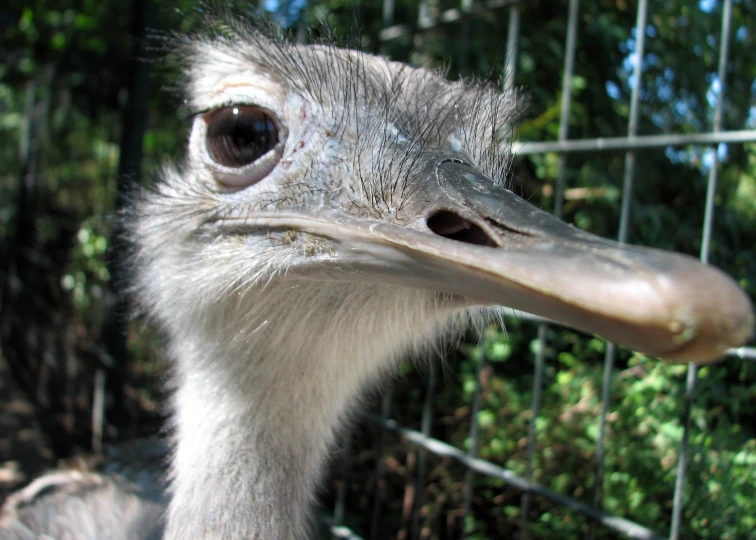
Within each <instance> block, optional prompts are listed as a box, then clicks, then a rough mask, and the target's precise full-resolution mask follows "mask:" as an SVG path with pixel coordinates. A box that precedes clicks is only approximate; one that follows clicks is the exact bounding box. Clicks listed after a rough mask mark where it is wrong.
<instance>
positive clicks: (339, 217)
mask: <svg viewBox="0 0 756 540" xmlns="http://www.w3.org/2000/svg"><path fill="white" fill-rule="evenodd" d="M186 49H187V50H186V51H185V53H186V56H185V58H186V67H187V74H188V77H187V80H186V83H187V102H188V104H189V106H190V107H191V108H192V109H193V110H194V111H195V114H194V120H193V126H192V129H191V135H190V139H189V144H188V151H187V157H186V160H185V162H184V163H183V164H182V165H180V166H167V167H166V168H165V169H164V170H163V171H162V179H161V182H160V183H159V184H158V185H157V187H156V188H155V189H154V190H152V191H150V192H149V193H147V194H145V196H144V197H143V198H142V200H141V201H140V202H139V203H138V204H137V206H136V211H135V212H136V215H137V219H136V220H135V223H134V224H133V226H132V228H131V231H132V234H133V237H134V238H135V242H136V245H137V247H138V249H137V254H136V258H135V266H136V267H137V268H138V269H139V270H138V286H139V295H140V298H141V300H142V302H143V303H144V304H145V306H146V308H147V309H148V310H149V311H150V312H151V313H152V314H153V315H154V316H155V318H156V319H157V320H158V321H159V323H160V324H161V325H162V326H163V327H164V328H165V330H166V333H167V335H168V337H169V343H170V352H171V355H172V356H173V358H174V360H175V365H176V370H175V386H176V395H175V400H174V406H175V416H174V424H175V433H176V442H177V449H176V452H175V457H174V461H173V477H174V478H173V499H172V502H171V506H170V510H169V515H168V523H167V535H168V536H169V537H172V538H199V537H221V538H230V537H245V538H249V537H253V538H292V537H294V538H300V537H305V531H306V521H307V513H308V510H307V509H308V506H309V505H310V502H311V498H312V493H313V490H314V486H315V485H316V483H317V479H318V476H319V474H320V470H321V469H322V467H323V462H324V459H325V458H326V457H327V452H328V449H329V447H330V445H331V443H332V440H333V434H334V431H335V430H336V429H337V428H338V426H339V425H340V423H341V421H342V420H343V419H344V416H345V415H346V413H347V408H348V405H349V403H350V402H351V401H352V400H353V399H354V398H355V397H356V396H357V395H358V394H359V390H360V389H361V388H362V387H363V386H364V385H365V384H367V383H369V382H370V381H371V380H374V379H376V377H377V375H380V374H381V373H383V372H386V371H388V370H389V369H390V368H391V367H392V365H393V364H394V362H395V361H396V359H397V358H399V357H400V356H401V355H402V354H404V353H406V352H407V351H408V350H411V349H418V348H422V347H425V346H426V345H428V344H429V343H433V342H434V340H435V339H436V338H437V337H438V336H439V335H441V334H447V333H448V332H449V331H453V330H455V329H459V328H463V327H464V326H465V324H466V323H467V322H468V321H469V320H471V319H472V320H481V319H483V320H485V317H487V316H489V315H490V314H495V313H496V310H495V308H493V307H492V306H494V305H496V304H504V305H507V306H510V307H513V308H517V309H522V310H526V311H529V312H532V313H536V314H539V315H542V316H545V317H548V318H551V319H554V320H557V321H560V322H562V323H565V324H567V325H569V326H572V327H575V328H578V329H581V330H584V331H588V332H595V333H598V334H600V335H602V336H604V337H606V338H609V339H611V340H615V341H618V342H620V343H622V344H625V345H628V346H630V347H633V348H636V349H638V350H641V351H644V352H646V353H649V354H651V355H656V356H662V357H666V358H670V359H682V360H693V361H707V360H712V359H714V358H716V357H717V356H719V355H721V354H722V352H723V351H724V350H725V349H726V348H727V347H730V346H734V345H738V344H740V343H741V342H743V341H744V340H745V339H747V337H748V336H749V335H750V332H751V329H752V325H753V317H752V315H751V307H750V304H749V301H748V300H747V298H746V296H745V295H744V294H743V293H742V292H741V291H740V289H739V288H738V287H737V285H736V284H735V283H734V282H733V281H732V280H731V279H730V278H728V277H727V276H725V275H724V274H722V273H720V272H719V271H717V270H715V269H713V268H710V267H706V266H703V265H701V264H699V263H698V262H697V261H695V260H694V259H691V258H689V257H685V256H680V255H674V254H669V253H664V252H661V251H657V250H651V249H641V248H637V247H630V246H620V245H618V244H616V243H613V242H610V241H607V240H604V239H601V238H597V237H595V236H592V235H589V234H586V233H584V232H581V231H579V230H577V229H575V228H573V227H571V226H568V225H566V224H564V223H562V222H560V221H559V220H557V219H555V218H553V217H552V216H550V215H548V214H546V213H544V212H542V211H540V210H538V209H536V208H534V207H532V206H531V205H529V204H528V203H526V202H525V201H523V200H522V199H520V198H518V197H517V196H515V195H514V194H513V193H512V192H511V191H509V190H508V189H507V178H508V176H507V175H508V170H509V168H508V167H509V163H510V159H511V155H510V139H511V137H512V133H513V129H514V126H515V123H516V121H517V118H518V116H519V115H520V113H521V112H522V110H523V100H522V99H521V98H520V97H519V96H518V95H517V94H516V93H515V92H513V91H506V92H503V93H501V92H498V91H497V90H495V89H494V88H492V87H490V86H487V85H485V84H467V83H463V82H448V81H446V80H444V79H443V78H442V77H441V76H440V75H439V74H437V73H433V72H431V71H428V70H425V69H415V68H410V67H408V66H406V65H403V64H399V63H395V62H390V61H388V60H386V59H384V58H378V57H375V56H370V55H367V54H363V53H360V52H355V51H347V50H341V49H336V48H332V47H329V46H300V45H294V44H289V43H285V42H284V41H282V40H280V39H278V38H274V37H270V36H268V35H264V34H263V33H260V32H258V31H256V30H245V29H238V28H236V29H233V30H229V29H226V31H225V32H224V33H223V35H220V36H214V37H212V38H203V39H196V40H193V41H192V42H191V43H190V44H189V45H187V46H186Z"/></svg>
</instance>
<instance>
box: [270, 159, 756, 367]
mask: <svg viewBox="0 0 756 540" xmlns="http://www.w3.org/2000/svg"><path fill="white" fill-rule="evenodd" d="M423 159H424V164H423V165H422V166H421V167H420V168H419V169H420V171H421V172H420V174H419V175H418V176H419V177H416V178H414V179H413V182H417V184H413V188H415V187H416V186H417V188H416V189H414V191H413V195H412V196H411V197H410V198H409V199H407V200H406V201H405V203H404V205H403V208H402V210H401V212H400V214H398V217H400V218H402V220H403V223H404V225H397V224H392V223H387V222H384V221H376V220H371V219H362V218H353V217H348V216H345V215H344V214H341V213H339V214H333V213H329V212H328V211H319V212H317V213H314V214H310V215H309V216H302V215H301V214H299V215H298V218H296V219H295V221H297V222H298V223H297V224H294V223H291V219H287V220H286V221H287V223H289V224H290V225H289V226H292V225H293V226H295V227H298V228H300V230H302V231H305V232H309V233H312V234H315V235H318V236H325V237H328V238H329V239H330V240H331V243H332V245H333V246H334V247H333V251H331V253H330V255H329V256H327V257H315V258H314V260H313V261H312V264H307V263H305V264H304V265H298V266H297V268H294V269H293V270H292V277H294V278H297V279H301V278H303V277H304V278H307V277H310V278H317V279H326V280H337V281H344V280H348V281H369V282H389V283H395V284H398V285H405V286H414V287H421V288H425V289H431V290H436V291H439V292H445V293H450V294H456V295H461V296H463V297H466V298H469V299H471V300H473V301H474V302H476V303H482V304H504V305H507V306H510V307H512V308H515V309H520V310H523V311H527V312H530V313H533V314H536V315H540V316H542V317H546V318H548V319H552V320H555V321H558V322H560V323H563V324H565V325H567V326H570V327H573V328H576V329H579V330H583V331H586V332H590V333H596V334H599V335H601V336H603V337H604V338H606V339H609V340H611V341H614V342H617V343H619V344H622V345H625V346H627V347H630V348H633V349H636V350H638V351H641V352H644V353H646V354H649V355H652V356H657V357H661V358H665V359H669V360H676V361H692V362H705V361H711V360H714V359H716V358H718V357H720V356H721V355H722V354H723V353H724V352H725V350H726V349H728V348H729V347H736V346H740V345H742V344H743V343H744V342H745V341H747V340H748V338H749V337H750V336H751V334H752V332H753V328H754V315H753V310H752V306H751V302H750V300H749V298H748V297H747V295H746V294H745V293H744V292H743V291H742V290H741V289H740V287H739V286H738V285H737V284H736V283H735V281H734V280H732V279H731V278H730V277H729V276H727V275H725V274H724V273H723V272H721V271H719V270H717V269H715V268H712V267H711V266H706V265H703V264H701V263H700V262H699V261H698V260H696V259H694V258H692V257H688V256H685V255H679V254H675V253H668V252H664V251H660V250H656V249H649V248H642V247H637V246H628V245H621V244H618V243H616V242H612V241H609V240H606V239H603V238H599V237H596V236H593V235H591V234H588V233H585V232H583V231H580V230H578V229H576V228H574V227H572V226H570V225H567V224H565V223H564V222H562V221H560V220H558V219H556V218H555V217H554V216H552V215H550V214H548V213H546V212H543V211H541V210H539V209H537V208H536V207H534V206H532V205H530V204H529V203H527V202H525V201H524V200H523V199H521V198H520V197H517V196H516V195H514V194H513V193H512V192H510V191H508V190H507V189H504V188H503V187H500V186H497V185H495V184H494V183H493V182H492V181H491V180H490V179H489V178H488V177H486V176H485V175H484V174H483V173H481V172H480V171H479V170H477V169H476V168H474V167H472V166H470V165H467V164H465V163H464V161H463V160H462V159H457V158H444V156H439V155H435V154H428V155H426V156H424V158H423ZM281 217H283V216H281V215H279V216H278V218H281ZM272 221H274V220H273V219H271V223H269V224H273V223H272ZM275 221H279V220H278V219H276V220H275ZM279 223H280V221H279Z"/></svg>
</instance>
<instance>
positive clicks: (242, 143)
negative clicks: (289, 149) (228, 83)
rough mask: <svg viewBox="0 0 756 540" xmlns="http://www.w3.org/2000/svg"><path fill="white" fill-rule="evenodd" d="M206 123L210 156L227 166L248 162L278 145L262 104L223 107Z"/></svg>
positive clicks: (274, 128) (270, 120) (276, 134)
mask: <svg viewBox="0 0 756 540" xmlns="http://www.w3.org/2000/svg"><path fill="white" fill-rule="evenodd" d="M207 123H208V125H207V149H208V151H209V152H210V156H211V157H212V158H213V159H214V160H215V161H216V162H217V163H219V164H220V165H225V166H226V167H242V166H244V165H249V164H250V163H252V162H254V161H256V160H258V159H259V158H260V157H261V156H262V155H263V154H265V153H267V152H268V151H269V150H271V149H272V148H273V147H275V146H276V144H278V130H277V129H276V125H275V123H274V122H273V120H272V118H271V116H270V113H269V112H267V111H266V110H264V109H261V108H259V107H239V106H235V107H224V108H223V109H219V110H217V111H216V112H214V113H213V114H212V116H210V118H209V119H208V121H207Z"/></svg>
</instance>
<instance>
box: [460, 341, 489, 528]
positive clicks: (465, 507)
mask: <svg viewBox="0 0 756 540" xmlns="http://www.w3.org/2000/svg"><path fill="white" fill-rule="evenodd" d="M487 346H488V341H487V339H486V334H485V332H484V333H483V335H482V336H481V338H480V340H479V341H478V361H477V363H476V366H475V393H474V394H473V403H472V410H471V411H470V448H469V449H468V450H467V455H468V456H470V457H471V458H476V457H478V432H479V429H478V428H479V426H478V413H480V399H481V395H482V394H483V383H482V381H481V373H482V372H483V366H485V364H486V347H487ZM474 476H475V471H473V470H472V469H470V468H468V469H467V472H466V473H465V487H464V495H463V500H462V530H461V533H460V538H462V539H464V538H465V536H466V535H467V527H466V523H467V516H468V514H469V513H470V508H471V506H472V497H473V486H472V483H473V478H474Z"/></svg>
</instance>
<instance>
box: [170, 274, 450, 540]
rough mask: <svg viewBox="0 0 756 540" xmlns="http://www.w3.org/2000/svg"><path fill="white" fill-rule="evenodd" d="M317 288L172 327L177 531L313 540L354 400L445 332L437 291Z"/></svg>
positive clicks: (177, 534) (173, 524)
mask: <svg viewBox="0 0 756 540" xmlns="http://www.w3.org/2000/svg"><path fill="white" fill-rule="evenodd" d="M318 285H319V287H320V289H319V290H317V292H316V293H308V292H307V291H301V290H300V291H298V292H299V294H298V295H297V296H296V297H295V298H297V301H296V302H294V301H292V300H291V299H290V298H288V299H287V297H285V296H282V297H281V298H279V299H278V300H279V303H278V304H276V303H273V304H271V303H270V301H271V299H270V298H268V299H266V302H265V305H266V306H270V305H274V306H276V305H279V306H281V309H277V310H276V309H274V310H272V313H266V317H257V318H255V317H249V316H248V317H245V318H241V317H240V314H241V313H242V311H238V312H235V311H232V313H231V316H228V314H227V313H226V316H225V317H224V316H221V315H220V314H219V316H218V317H208V316H204V317H201V318H199V321H200V322H197V323H188V324H184V325H182V326H181V327H180V328H179V327H176V328H175V329H174V332H172V333H173V334H174V335H173V344H174V346H173V356H174V357H175V358H177V360H178V373H177V375H178V388H177V391H176V397H175V416H174V419H175V429H176V437H177V448H176V454H175V457H174V462H173V476H174V477H173V497H172V501H171V504H170V508H169V512H168V521H167V529H166V537H167V538H171V539H179V538H180V539H184V538H224V539H226V538H229V539H233V538H259V539H266V540H269V539H285V540H288V539H300V538H306V537H308V534H307V532H308V529H309V524H308V519H309V514H310V508H311V506H312V503H313V500H314V494H315V488H316V486H317V484H318V480H319V479H320V477H321V475H322V472H323V470H324V469H325V468H326V465H327V463H326V461H327V456H328V451H329V449H330V448H331V446H332V443H333V441H334V437H335V432H336V431H337V428H338V426H339V425H340V424H342V423H343V419H344V415H345V410H346V409H347V406H348V405H349V404H350V403H352V402H353V401H354V399H355V397H356V396H357V395H358V392H359V390H360V388H361V387H362V386H364V385H365V384H366V383H367V382H369V381H370V380H371V379H374V378H375V376H376V375H377V374H379V373H380V372H381V371H385V370H387V369H388V368H390V367H391V365H392V364H393V361H394V359H395V358H397V356H399V355H400V354H401V353H402V352H403V351H406V349H407V347H408V346H410V345H412V344H419V343H421V342H422V341H423V339H422V336H425V337H426V338H427V337H430V335H432V334H434V333H435V331H436V329H437V327H438V317H431V316H430V315H428V314H427V313H423V312H422V310H424V311H425V312H430V310H428V309H427V308H428V304H429V302H428V298H429V295H428V293H422V292H415V291H409V290H405V291H397V290H393V291H391V292H390V293H387V292H385V291H375V290H372V289H366V288H365V287H362V288H357V287H355V288H353V290H347V289H348V288H345V287H341V288H340V289H339V292H338V294H336V293H334V291H331V292H328V291H324V290H323V289H324V288H325V287H323V286H322V284H318ZM334 290H335V289H334ZM303 293H304V294H303ZM258 300H259V299H258ZM251 301H252V302H253V303H254V300H251ZM287 304H288V306H290V309H284V308H285V306H286V305H287ZM237 307H238V306H237ZM242 307H243V306H242ZM421 308H422V310H421ZM419 310H421V311H419ZM378 314H380V315H378ZM400 314H401V315H404V316H406V317H408V319H405V317H404V316H400ZM447 315H448V312H447ZM218 319H220V320H218ZM413 319H414V321H415V324H414V325H412V324H410V321H411V320H413ZM242 320H243V324H242V322H241V321H242ZM209 321H213V322H212V323H211V322H209ZM237 321H239V322H237ZM250 323H251V324H250ZM282 329H285V331H284V330H282ZM221 336H222V337H221ZM227 336H233V337H232V338H231V339H229V338H228V337H227ZM224 339H225V340H227V341H223V340H224ZM210 344H212V345H210Z"/></svg>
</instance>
